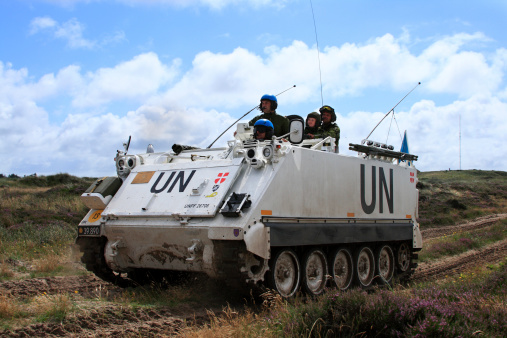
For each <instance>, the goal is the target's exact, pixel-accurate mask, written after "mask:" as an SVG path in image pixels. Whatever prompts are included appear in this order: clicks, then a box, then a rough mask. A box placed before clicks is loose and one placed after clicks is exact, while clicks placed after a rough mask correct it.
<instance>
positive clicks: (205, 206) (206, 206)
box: [104, 163, 239, 217]
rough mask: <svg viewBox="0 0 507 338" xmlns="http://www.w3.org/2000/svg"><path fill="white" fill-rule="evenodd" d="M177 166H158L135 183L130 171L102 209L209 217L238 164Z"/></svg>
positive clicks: (119, 213) (120, 213)
mask: <svg viewBox="0 0 507 338" xmlns="http://www.w3.org/2000/svg"><path fill="white" fill-rule="evenodd" d="M228 164H229V165H228V166H219V167H218V166H217V167H208V168H188V169H187V168H185V169H181V170H158V171H155V172H154V173H153V175H152V177H151V178H150V179H149V180H146V182H144V183H141V184H139V183H136V181H135V177H136V175H137V174H141V172H140V173H136V172H132V173H131V174H130V175H129V177H128V178H127V179H126V180H125V182H124V183H123V186H122V188H121V189H120V190H119V191H118V193H117V194H116V196H115V199H114V200H113V201H112V202H111V203H110V204H109V205H108V207H107V208H106V210H104V214H105V215H115V216H133V217H140V216H171V215H177V216H181V217H185V216H192V217H196V216H197V217H199V216H200V217H213V216H214V215H215V214H216V212H217V209H218V206H219V204H220V202H221V201H222V199H223V198H224V197H225V194H226V193H227V191H228V190H229V187H230V186H231V184H232V183H233V182H234V180H235V179H236V176H237V173H238V168H239V165H237V164H234V163H228Z"/></svg>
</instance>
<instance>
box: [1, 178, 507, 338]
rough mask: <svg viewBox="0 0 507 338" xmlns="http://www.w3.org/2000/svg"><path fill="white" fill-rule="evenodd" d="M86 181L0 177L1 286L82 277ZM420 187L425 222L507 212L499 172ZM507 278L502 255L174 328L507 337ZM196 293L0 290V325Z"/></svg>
mask: <svg viewBox="0 0 507 338" xmlns="http://www.w3.org/2000/svg"><path fill="white" fill-rule="evenodd" d="M93 181H94V179H93V178H77V177H73V176H70V175H67V174H58V175H53V176H47V177H44V176H42V177H33V176H30V177H24V178H17V177H0V211H1V214H0V283H2V282H7V281H20V282H22V281H23V280H30V279H32V278H35V277H43V276H72V275H79V274H81V275H82V274H87V272H84V270H83V269H82V268H81V269H78V268H76V267H75V264H76V263H72V262H74V261H75V258H71V253H72V251H71V245H72V243H73V241H74V239H75V236H76V226H77V224H78V223H79V221H80V220H81V219H82V217H84V215H85V214H86V212H87V209H86V208H85V207H84V206H83V205H82V204H81V202H80V201H79V196H80V194H81V193H82V192H84V190H85V189H86V188H87V187H88V186H89V185H90V184H91V183H92V182H93ZM418 187H419V190H420V193H419V197H420V199H419V216H420V219H419V221H420V225H421V228H422V229H426V228H433V227H441V226H449V225H454V224H458V223H462V222H464V221H467V220H472V219H474V218H476V217H479V216H484V215H488V214H500V213H506V211H507V173H505V172H498V171H476V170H471V171H451V172H447V171H444V172H426V173H420V174H419V183H418ZM506 225H507V221H506V220H505V219H503V220H500V221H498V222H496V223H494V224H491V225H489V226H487V227H484V228H480V229H476V230H473V231H465V232H459V233H452V234H448V235H446V236H442V237H439V238H434V239H430V240H427V241H425V243H424V248H423V250H422V251H421V252H420V254H419V258H420V262H424V263H426V264H432V263H433V262H439V261H441V260H444V259H448V258H450V257H455V256H458V255H460V254H463V253H465V252H468V251H470V250H480V249H481V248H484V247H487V246H488V245H491V244H494V243H499V242H501V241H505V239H506V238H507V230H506V229H507V226H506ZM506 279H507V260H505V258H504V259H503V260H502V261H499V262H496V263H494V264H483V265H479V266H475V267H474V268H473V269H471V270H464V271H461V272H459V273H453V274H450V275H449V276H447V277H446V278H443V279H440V280H438V281H437V282H435V281H432V282H418V283H411V284H408V285H403V286H401V285H398V286H394V287H393V288H391V289H385V288H384V289H374V290H372V291H370V292H365V291H362V290H359V289H354V290H349V291H347V292H337V291H336V290H333V289H329V290H328V291H327V292H326V293H325V294H324V295H322V296H320V297H317V298H315V299H305V298H303V297H297V298H296V299H294V300H291V301H285V300H283V299H281V298H280V297H279V296H277V295H274V294H271V293H266V294H265V295H264V297H263V298H262V300H259V299H257V300H256V304H254V303H252V302H251V301H250V302H249V303H248V304H249V305H248V306H247V307H245V308H244V309H241V311H238V310H237V309H233V308H231V307H227V305H226V304H224V310H223V311H221V312H220V313H216V314H215V313H211V312H210V319H209V320H207V321H206V323H205V324H201V325H195V324H190V323H188V324H187V325H186V327H184V328H183V329H182V330H181V332H180V333H181V334H182V335H185V336H190V337H192V336H193V337H209V336H216V337H220V336H237V337H243V336H245V337H259V336H264V337H281V336H305V337H310V336H312V337H326V336H328V337H336V336H343V337H350V336H356V335H357V336H363V337H366V336H381V337H388V336H389V337H390V336H421V337H425V336H437V335H438V336H442V337H456V336H463V337H469V336H475V335H484V336H487V337H503V336H507V305H506V304H507V287H506ZM200 291H201V290H196V289H195V288H194V286H192V285H191V284H190V285H184V286H181V287H172V288H169V289H164V288H159V287H156V288H149V287H146V288H127V289H123V290H121V291H116V293H115V294H114V295H111V296H108V297H102V296H97V297H95V298H79V292H78V291H77V290H70V291H69V290H64V291H62V292H55V293H51V294H44V293H41V294H37V295H29V296H26V297H14V296H11V295H9V294H0V332H1V328H3V329H5V330H11V329H13V328H18V327H24V326H28V325H32V324H34V323H61V324H64V323H69V322H72V320H73V319H72V318H74V317H75V316H76V315H77V314H81V313H86V312H87V311H90V310H89V309H95V308H97V307H104V306H107V307H113V308H114V309H116V310H114V311H113V312H112V313H113V314H112V315H114V313H116V312H115V311H118V313H125V311H127V312H128V311H137V309H151V310H150V311H152V310H153V311H155V312H156V311H161V309H166V308H180V307H182V308H186V307H192V306H193V305H192V304H196V303H197V302H206V299H205V300H203V299H202V298H201V299H199V298H198V297H196V294H199V292H200ZM200 295H201V297H202V296H203V294H202V292H201V293H200ZM204 296H205V297H209V298H211V297H214V296H213V295H204ZM261 303H262V304H261ZM143 311H144V310H143ZM129 313H132V312H129ZM106 321H107V319H106Z"/></svg>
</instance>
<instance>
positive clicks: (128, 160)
mask: <svg viewBox="0 0 507 338" xmlns="http://www.w3.org/2000/svg"><path fill="white" fill-rule="evenodd" d="M135 166H136V157H135V156H121V157H118V158H117V159H116V173H117V174H118V176H119V177H120V178H122V179H125V178H126V177H127V176H128V175H129V174H130V171H131V170H132V169H133V168H134V167H135Z"/></svg>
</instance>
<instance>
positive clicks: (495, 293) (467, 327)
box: [185, 260, 507, 337]
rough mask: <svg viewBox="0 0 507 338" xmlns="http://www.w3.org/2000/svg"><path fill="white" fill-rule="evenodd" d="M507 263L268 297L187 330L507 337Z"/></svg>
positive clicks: (197, 333)
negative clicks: (402, 283) (406, 283)
mask: <svg viewBox="0 0 507 338" xmlns="http://www.w3.org/2000/svg"><path fill="white" fill-rule="evenodd" d="M506 284H507V260H506V261H504V262H503V263H501V264H499V265H498V266H497V267H496V268H495V269H494V270H493V271H487V272H484V273H479V274H475V275H470V276H468V277H467V278H461V277H460V278H459V279H458V280H453V281H449V283H447V284H444V285H439V286H436V285H421V286H416V287H414V288H411V289H408V290H407V289H404V288H402V287H397V288H395V289H394V290H381V289H375V290H373V292H370V293H367V292H365V291H362V290H360V289H353V290H349V291H346V292H337V291H335V290H329V291H328V292H327V293H325V294H324V295H321V296H319V297H317V298H316V299H314V300H310V301H308V300H304V299H302V298H297V299H295V300H293V301H285V300H282V299H281V298H280V297H279V296H276V295H272V294H270V295H268V296H269V297H267V301H266V303H265V308H264V310H263V311H261V312H260V313H257V314H256V313H252V312H248V313H246V314H244V315H243V314H241V315H237V316H236V317H235V318H233V319H230V318H228V316H229V315H228V314H227V313H226V314H225V315H223V316H222V318H223V319H222V318H221V317H220V316H216V318H214V319H213V320H212V321H211V323H210V324H207V325H206V326H204V327H200V328H193V327H189V328H187V331H186V332H185V334H187V335H188V336H194V337H205V336H210V335H212V336H221V334H224V333H225V335H227V336H245V337H260V336H262V337H353V336H361V337H393V336H401V337H414V336H415V337H436V336H438V337H457V336H462V337H469V336H472V335H474V333H475V334H481V335H485V336H487V337H505V336H506V335H507V307H505V300H506V296H507V291H506V290H507V288H506V286H507V285H506Z"/></svg>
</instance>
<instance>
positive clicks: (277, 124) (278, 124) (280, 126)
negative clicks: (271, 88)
mask: <svg viewBox="0 0 507 338" xmlns="http://www.w3.org/2000/svg"><path fill="white" fill-rule="evenodd" d="M277 107H278V101H277V99H276V96H274V95H269V94H265V95H263V96H262V97H261V103H260V105H259V109H260V110H261V111H262V112H263V114H262V115H259V116H256V117H254V118H253V119H252V120H251V121H250V122H249V124H250V125H251V126H253V125H255V122H257V121H258V120H260V119H265V120H269V121H271V123H272V124H273V129H274V134H275V136H282V135H285V134H288V133H289V120H288V119H287V118H286V117H284V116H282V115H278V114H277V113H276V108H277Z"/></svg>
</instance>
